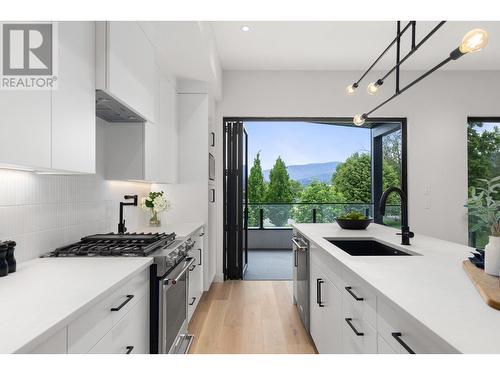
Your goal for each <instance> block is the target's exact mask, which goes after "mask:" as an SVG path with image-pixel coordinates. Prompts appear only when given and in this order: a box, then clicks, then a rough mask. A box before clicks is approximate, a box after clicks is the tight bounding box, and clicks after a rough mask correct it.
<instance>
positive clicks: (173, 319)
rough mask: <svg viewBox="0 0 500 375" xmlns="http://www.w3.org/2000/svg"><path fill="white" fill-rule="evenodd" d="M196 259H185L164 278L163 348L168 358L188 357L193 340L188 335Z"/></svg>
mask: <svg viewBox="0 0 500 375" xmlns="http://www.w3.org/2000/svg"><path fill="white" fill-rule="evenodd" d="M194 262H195V259H194V258H191V257H187V258H184V260H183V261H181V262H180V263H179V264H177V265H176V266H175V267H174V268H173V269H172V270H171V271H169V272H168V273H167V274H166V275H165V276H164V277H162V278H160V279H159V281H158V283H159V286H158V287H159V288H158V289H159V291H160V301H159V308H160V314H159V316H160V322H159V344H160V345H159V346H160V350H161V353H164V354H167V353H169V354H184V353H187V352H188V350H189V347H190V346H191V342H192V340H193V336H192V335H190V334H189V333H188V329H187V328H188V327H187V325H188V296H189V269H190V268H191V266H192V265H193V263H194Z"/></svg>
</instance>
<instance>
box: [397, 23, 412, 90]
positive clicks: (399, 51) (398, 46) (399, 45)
mask: <svg viewBox="0 0 500 375" xmlns="http://www.w3.org/2000/svg"><path fill="white" fill-rule="evenodd" d="M409 23H411V22H409ZM397 25H398V26H397V30H398V32H397V34H398V37H397V38H398V42H397V43H396V66H397V68H396V94H397V93H398V92H399V60H400V54H401V38H400V37H399V34H400V30H401V21H398V23H397Z"/></svg>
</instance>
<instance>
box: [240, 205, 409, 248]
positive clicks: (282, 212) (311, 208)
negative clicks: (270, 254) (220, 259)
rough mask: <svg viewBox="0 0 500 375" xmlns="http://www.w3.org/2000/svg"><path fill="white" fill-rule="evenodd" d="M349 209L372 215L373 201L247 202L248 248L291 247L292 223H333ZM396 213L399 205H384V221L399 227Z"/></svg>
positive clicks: (399, 222) (399, 208) (398, 218)
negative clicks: (385, 207)
mask: <svg viewBox="0 0 500 375" xmlns="http://www.w3.org/2000/svg"><path fill="white" fill-rule="evenodd" d="M349 211H359V212H363V213H364V214H365V215H366V216H370V217H373V203H272V204H270V203H265V204H261V203H252V204H250V203H249V204H248V249H250V250H275V249H276V250H277V249H291V248H292V243H291V231H292V224H294V223H333V222H335V217H337V216H339V215H342V214H343V213H345V212H349ZM400 217H401V206H400V205H387V209H386V215H385V216H384V224H385V225H388V226H391V227H396V228H399V227H400V226H401V221H400V220H401V219H400Z"/></svg>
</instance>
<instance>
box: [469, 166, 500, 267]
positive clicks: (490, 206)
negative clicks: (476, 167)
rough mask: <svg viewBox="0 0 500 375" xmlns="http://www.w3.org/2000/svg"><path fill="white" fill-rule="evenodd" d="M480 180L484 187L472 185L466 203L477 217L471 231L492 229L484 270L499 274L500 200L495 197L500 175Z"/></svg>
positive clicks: (485, 249) (499, 183)
mask: <svg viewBox="0 0 500 375" xmlns="http://www.w3.org/2000/svg"><path fill="white" fill-rule="evenodd" d="M479 181H481V182H482V183H483V184H484V187H472V188H471V194H470V198H469V199H468V200H467V205H466V207H467V208H468V209H469V215H470V216H472V217H474V218H475V219H476V223H475V224H474V225H473V226H472V227H471V228H470V231H471V232H477V231H480V230H487V231H490V233H491V235H490V236H489V241H488V244H487V245H486V246H485V248H484V253H485V255H484V271H485V272H486V273H488V274H490V275H494V276H498V275H499V273H500V210H499V207H500V202H499V201H496V200H495V197H496V196H497V194H498V188H500V176H497V177H494V178H492V179H491V180H485V179H480V180H479Z"/></svg>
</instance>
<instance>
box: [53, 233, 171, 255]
mask: <svg viewBox="0 0 500 375" xmlns="http://www.w3.org/2000/svg"><path fill="white" fill-rule="evenodd" d="M175 237H176V236H175V233H169V234H167V233H124V234H116V233H107V234H95V235H92V236H87V237H83V238H82V239H81V240H80V241H79V242H76V243H74V244H71V245H67V246H63V247H59V248H57V249H55V250H54V251H51V252H50V253H48V254H46V255H45V257H82V256H127V257H144V256H148V255H150V254H151V253H153V252H155V251H157V250H159V249H161V248H164V247H166V246H168V245H170V244H171V243H172V242H174V241H175Z"/></svg>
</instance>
